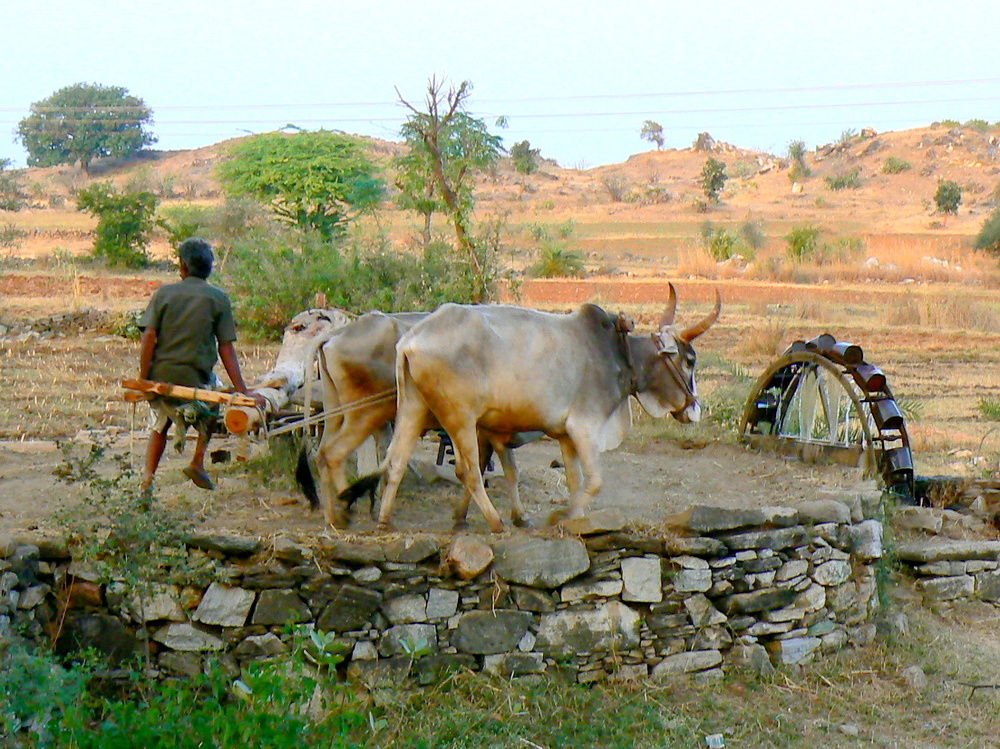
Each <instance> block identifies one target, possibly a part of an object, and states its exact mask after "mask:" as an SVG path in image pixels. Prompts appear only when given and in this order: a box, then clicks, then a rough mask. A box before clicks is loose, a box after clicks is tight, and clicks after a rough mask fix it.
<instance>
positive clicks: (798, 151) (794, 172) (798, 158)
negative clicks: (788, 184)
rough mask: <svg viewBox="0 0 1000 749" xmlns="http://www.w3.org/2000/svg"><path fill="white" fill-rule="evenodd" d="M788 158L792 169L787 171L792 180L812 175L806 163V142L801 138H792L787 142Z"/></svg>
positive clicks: (795, 180) (796, 180)
mask: <svg viewBox="0 0 1000 749" xmlns="http://www.w3.org/2000/svg"><path fill="white" fill-rule="evenodd" d="M788 158H789V159H791V161H792V169H791V171H790V172H789V173H788V177H789V179H791V180H792V182H798V181H799V180H802V179H806V178H807V177H811V176H812V170H811V169H810V168H809V164H807V163H806V144H805V143H804V142H803V141H801V140H793V141H792V142H791V143H789V144H788Z"/></svg>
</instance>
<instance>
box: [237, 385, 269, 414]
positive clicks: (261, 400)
mask: <svg viewBox="0 0 1000 749" xmlns="http://www.w3.org/2000/svg"><path fill="white" fill-rule="evenodd" d="M243 395H246V396H249V397H251V398H253V399H254V401H255V402H256V403H257V408H259V409H260V410H261V411H267V409H268V406H270V403H268V400H267V398H265V397H264V396H263V395H261V394H260V393H258V392H257V391H256V390H247V391H245V392H244V393H243Z"/></svg>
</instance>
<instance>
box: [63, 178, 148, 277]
mask: <svg viewBox="0 0 1000 749" xmlns="http://www.w3.org/2000/svg"><path fill="white" fill-rule="evenodd" d="M156 203H157V198H156V196H155V195H154V194H153V193H151V192H146V191H140V192H131V191H128V190H126V191H124V192H119V191H118V190H117V189H116V188H115V187H114V185H113V184H112V183H110V182H95V183H94V184H92V185H90V186H89V187H85V188H84V189H82V190H80V191H79V192H78V193H77V196H76V205H77V210H79V211H83V212H85V213H90V214H93V215H94V216H97V219H98V220H97V230H96V232H95V234H96V236H95V238H94V249H93V253H92V254H93V257H94V258H95V259H97V260H101V261H104V262H106V263H107V264H108V265H110V266H112V267H116V266H120V267H124V268H142V267H145V266H147V265H149V254H148V253H147V252H146V247H147V246H148V245H149V240H150V239H151V237H152V233H153V228H154V226H155V223H154V220H153V214H154V212H155V211H156Z"/></svg>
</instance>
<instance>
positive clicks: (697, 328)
mask: <svg viewBox="0 0 1000 749" xmlns="http://www.w3.org/2000/svg"><path fill="white" fill-rule="evenodd" d="M721 311H722V295H721V294H720V293H719V290H718V289H716V290H715V309H713V310H712V311H711V312H709V313H708V316H707V317H705V319H703V320H702V321H701V322H698V323H695V324H694V325H692V326H691V327H690V328H687V329H686V330H684V331H682V332H681V334H680V336H679V338H680V339H681V340H682V341H684V342H685V343H691V341H693V340H694V339H695V338H697V337H698V336H700V335H701V334H702V333H704V332H705V331H706V330H708V329H709V328H711V327H712V325H714V324H715V321H716V320H718V319H719V313H720V312H721Z"/></svg>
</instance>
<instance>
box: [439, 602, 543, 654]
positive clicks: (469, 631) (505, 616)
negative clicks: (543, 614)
mask: <svg viewBox="0 0 1000 749" xmlns="http://www.w3.org/2000/svg"><path fill="white" fill-rule="evenodd" d="M532 621H533V617H532V616H531V614H529V613H527V612H525V611H513V610H503V609H501V610H498V611H469V612H467V613H465V614H463V615H462V616H461V618H460V619H459V621H458V627H457V628H456V630H455V632H454V634H453V635H452V644H453V645H454V646H455V647H456V648H458V650H459V652H462V653H471V654H474V655H492V654H494V653H504V652H507V651H511V650H514V649H516V648H517V644H518V642H520V640H521V638H522V637H523V636H524V633H525V632H527V631H528V627H529V626H530V625H531V624H532Z"/></svg>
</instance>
